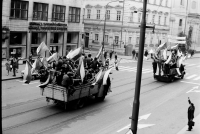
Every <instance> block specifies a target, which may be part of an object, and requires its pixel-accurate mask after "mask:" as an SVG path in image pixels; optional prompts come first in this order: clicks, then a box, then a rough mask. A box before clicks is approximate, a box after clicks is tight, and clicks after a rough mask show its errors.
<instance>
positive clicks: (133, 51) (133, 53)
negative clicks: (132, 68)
mask: <svg viewBox="0 0 200 134" xmlns="http://www.w3.org/2000/svg"><path fill="white" fill-rule="evenodd" d="M132 55H133V59H135V49H133V50H132Z"/></svg>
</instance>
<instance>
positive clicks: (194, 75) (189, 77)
mask: <svg viewBox="0 0 200 134" xmlns="http://www.w3.org/2000/svg"><path fill="white" fill-rule="evenodd" d="M196 76H197V75H196V74H193V75H191V76H188V77H187V78H185V79H191V78H193V77H196Z"/></svg>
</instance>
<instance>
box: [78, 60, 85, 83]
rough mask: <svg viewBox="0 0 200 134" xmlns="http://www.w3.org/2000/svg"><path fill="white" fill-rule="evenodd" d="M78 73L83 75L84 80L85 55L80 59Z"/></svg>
mask: <svg viewBox="0 0 200 134" xmlns="http://www.w3.org/2000/svg"><path fill="white" fill-rule="evenodd" d="M76 73H77V74H79V75H80V76H81V80H82V82H83V79H84V77H85V68H84V65H83V57H81V58H80V59H79V66H78V69H77V72H76Z"/></svg>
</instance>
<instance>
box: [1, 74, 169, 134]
mask: <svg viewBox="0 0 200 134" xmlns="http://www.w3.org/2000/svg"><path fill="white" fill-rule="evenodd" d="M130 78H132V77H127V78H126V79H130ZM149 78H152V77H147V78H145V79H149ZM126 79H123V80H126ZM143 80H144V79H143ZM154 83H155V81H154V82H151V83H148V84H144V85H142V87H144V86H147V85H150V84H154ZM129 84H133V82H131V83H127V84H123V85H119V86H115V87H113V88H112V89H114V88H119V87H120V86H125V85H129ZM165 85H167V84H162V85H161V86H159V87H157V88H160V87H162V86H165ZM157 88H154V89H151V91H152V90H155V89H157ZM133 89H134V88H131V89H129V90H126V91H123V92H120V93H117V94H114V95H110V96H108V97H109V98H110V97H116V96H118V95H121V94H124V93H127V92H129V91H131V90H133ZM146 92H149V90H147V91H145V92H142V93H141V94H144V93H146ZM131 98H132V97H129V98H125V99H123V100H120V101H117V102H115V103H111V104H108V105H106V106H103V107H99V108H96V109H94V110H92V111H91V110H89V111H87V112H85V113H84V114H83V113H81V115H77V116H75V117H73V118H70V119H68V120H65V121H64V122H60V123H58V124H55V125H53V126H51V127H50V128H51V129H52V127H56V126H62V125H63V123H66V122H68V121H70V120H73V119H77V118H79V117H82V116H85V115H87V114H89V113H91V112H95V111H98V110H99V109H101V108H106V107H109V106H112V105H115V104H118V103H120V102H123V101H126V100H128V99H131ZM31 111H33V110H31ZM28 112H30V111H28ZM64 112H66V111H61V112H58V113H55V114H51V115H49V116H45V117H42V118H39V119H35V120H30V121H29V122H25V123H21V124H17V125H15V126H12V127H8V128H4V129H3V131H6V130H10V129H14V128H16V127H20V126H23V125H25V124H30V123H33V122H36V121H40V120H44V119H47V118H49V117H53V116H56V115H59V114H61V113H64ZM21 114H24V113H21ZM18 115H19V114H18ZM14 116H15V115H14ZM16 116H17V115H16ZM50 128H45V129H42V131H41V132H40V131H39V132H36V133H38V134H39V133H42V132H45V131H48V130H49V129H50Z"/></svg>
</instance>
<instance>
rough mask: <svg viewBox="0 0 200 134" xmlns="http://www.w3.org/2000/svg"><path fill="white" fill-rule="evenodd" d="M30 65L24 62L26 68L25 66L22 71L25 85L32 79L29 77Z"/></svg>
mask: <svg viewBox="0 0 200 134" xmlns="http://www.w3.org/2000/svg"><path fill="white" fill-rule="evenodd" d="M31 68H32V66H31V64H30V63H29V62H28V61H26V66H25V70H24V81H25V83H30V81H31V79H32V75H31Z"/></svg>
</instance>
